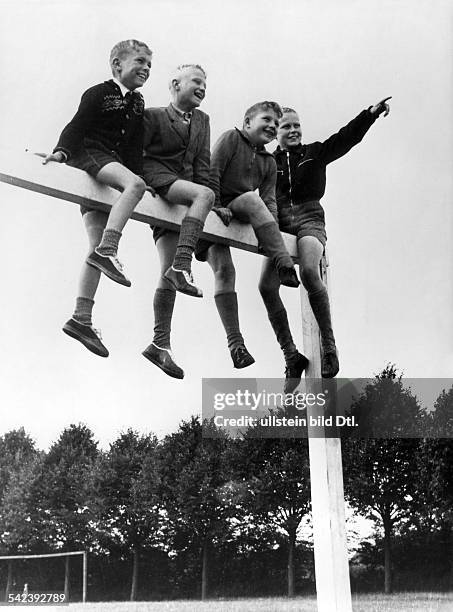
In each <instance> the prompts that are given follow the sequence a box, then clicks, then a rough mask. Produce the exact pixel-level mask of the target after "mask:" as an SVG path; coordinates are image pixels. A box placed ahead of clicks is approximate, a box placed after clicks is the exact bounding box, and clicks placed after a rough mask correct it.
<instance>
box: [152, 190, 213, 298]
mask: <svg viewBox="0 0 453 612" xmlns="http://www.w3.org/2000/svg"><path fill="white" fill-rule="evenodd" d="M166 198H167V199H168V200H169V201H170V202H172V203H173V204H184V205H186V206H187V205H188V206H189V210H188V211H187V214H186V216H185V217H184V219H183V220H182V223H181V230H180V233H179V240H178V244H177V247H176V253H175V257H174V260H173V262H172V265H171V266H170V267H169V268H168V270H166V271H165V273H164V276H165V278H166V279H167V280H168V282H169V283H171V284H172V285H173V287H174V288H175V289H176V291H180V292H181V293H185V294H186V295H191V296H193V297H203V292H202V291H201V289H199V288H198V287H197V286H196V285H195V284H194V282H193V277H192V271H191V267H192V256H193V253H194V251H195V248H196V246H197V243H198V240H199V238H200V235H201V232H202V231H203V227H204V223H205V220H206V217H207V216H208V214H209V212H210V210H211V208H212V205H213V203H214V193H213V192H212V191H211V190H210V189H208V188H207V187H204V186H203V185H197V184H195V183H191V182H189V181H183V180H177V181H175V182H174V183H173V184H172V185H170V187H169V189H168V192H167V195H166Z"/></svg>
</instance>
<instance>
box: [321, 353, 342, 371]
mask: <svg viewBox="0 0 453 612" xmlns="http://www.w3.org/2000/svg"><path fill="white" fill-rule="evenodd" d="M339 370H340V364H339V362H338V356H337V351H336V349H335V348H333V349H328V350H327V351H326V352H323V356H322V361H321V376H322V377H323V378H334V376H336V375H337V374H338V372H339Z"/></svg>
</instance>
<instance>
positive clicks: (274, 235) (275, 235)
mask: <svg viewBox="0 0 453 612" xmlns="http://www.w3.org/2000/svg"><path fill="white" fill-rule="evenodd" d="M255 234H256V237H257V238H258V242H259V243H260V245H261V246H262V247H263V249H264V251H265V253H266V255H267V256H268V257H270V258H271V259H272V261H273V262H274V264H275V267H276V268H277V270H280V268H291V267H292V266H293V260H292V259H291V256H290V254H289V253H288V251H287V250H286V247H285V243H284V242H283V237H282V234H281V232H280V230H279V228H278V225H277V223H276V222H275V221H269V222H268V223H264V224H263V225H260V226H259V227H256V228H255Z"/></svg>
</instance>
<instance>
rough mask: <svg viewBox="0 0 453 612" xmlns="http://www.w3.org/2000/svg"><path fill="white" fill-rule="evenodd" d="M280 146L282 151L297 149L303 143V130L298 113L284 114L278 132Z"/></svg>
mask: <svg viewBox="0 0 453 612" xmlns="http://www.w3.org/2000/svg"><path fill="white" fill-rule="evenodd" d="M277 140H278V144H279V145H280V147H281V148H282V149H291V148H292V147H297V145H299V144H300V143H301V141H302V129H301V127H300V119H299V115H298V114H297V113H284V114H283V117H282V118H281V119H280V125H279V126H278V132H277Z"/></svg>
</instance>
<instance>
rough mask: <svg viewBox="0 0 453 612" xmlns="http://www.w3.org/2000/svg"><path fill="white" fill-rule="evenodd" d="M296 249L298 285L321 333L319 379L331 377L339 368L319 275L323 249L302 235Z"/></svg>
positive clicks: (325, 293)
mask: <svg viewBox="0 0 453 612" xmlns="http://www.w3.org/2000/svg"><path fill="white" fill-rule="evenodd" d="M298 249H299V260H300V266H301V269H302V272H301V279H302V283H303V285H304V287H305V289H306V290H307V293H308V299H309V301H310V306H311V309H312V311H313V314H314V317H315V319H316V322H317V323H318V327H319V331H320V334H321V345H322V361H321V376H322V377H323V378H333V377H334V376H336V375H337V374H338V371H339V369H340V366H339V362H338V355H337V349H336V345H335V337H334V333H333V329H332V318H331V315H330V302H329V295H328V293H327V289H326V287H325V285H324V283H323V282H322V279H321V275H320V272H319V265H320V262H321V257H322V254H323V252H324V246H323V244H322V243H321V242H320V241H319V240H318V239H317V238H315V237H314V236H303V237H302V238H300V239H299V240H298Z"/></svg>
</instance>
